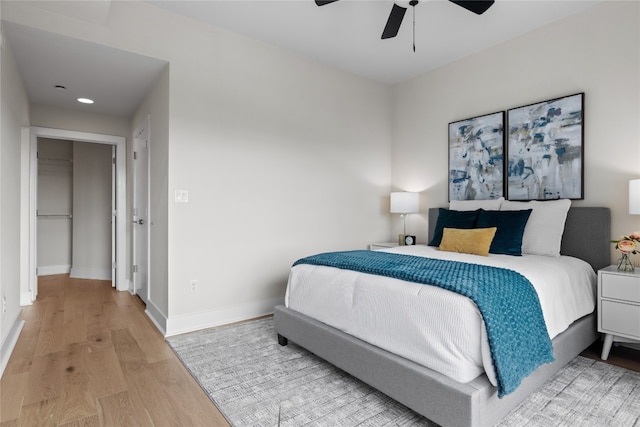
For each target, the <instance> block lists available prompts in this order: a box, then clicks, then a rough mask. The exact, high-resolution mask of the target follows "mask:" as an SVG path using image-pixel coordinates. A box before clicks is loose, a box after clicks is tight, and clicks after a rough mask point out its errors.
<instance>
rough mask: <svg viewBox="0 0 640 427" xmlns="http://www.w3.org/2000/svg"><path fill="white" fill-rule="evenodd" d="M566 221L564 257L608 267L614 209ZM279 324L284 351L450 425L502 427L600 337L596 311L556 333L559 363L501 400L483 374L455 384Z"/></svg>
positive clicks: (349, 343) (306, 322) (317, 324)
mask: <svg viewBox="0 0 640 427" xmlns="http://www.w3.org/2000/svg"><path fill="white" fill-rule="evenodd" d="M438 213H439V210H438V209H430V210H429V240H431V238H432V236H433V235H434V232H435V231H436V230H435V225H436V223H437V220H438ZM566 215H567V216H566V222H565V224H564V232H563V233H562V241H561V249H560V252H561V253H562V254H563V255H569V256H572V257H576V258H580V259H582V260H584V261H586V262H587V263H588V264H589V265H590V266H591V267H592V268H593V270H595V271H597V270H598V269H600V268H602V267H604V266H606V265H609V264H610V244H609V236H610V212H609V209H607V208H591V207H572V208H570V209H569V210H568V213H567V214H566ZM585 230H588V232H585ZM523 258H524V257H523ZM274 322H275V327H276V332H277V334H278V340H279V342H280V343H281V344H282V345H285V344H286V343H287V340H291V341H293V342H295V343H296V344H298V345H300V346H302V347H304V348H306V349H308V350H309V351H311V352H313V353H315V354H316V355H318V356H320V357H322V358H324V359H325V360H327V361H328V362H330V363H332V364H334V365H336V366H338V367H339V368H341V369H343V370H344V371H346V372H348V373H349V374H351V375H353V376H355V377H357V378H359V379H360V380H362V381H364V382H366V383H368V384H370V385H371V386H373V387H375V388H377V389H379V390H380V391H382V392H384V393H385V394H387V395H389V396H390V397H392V398H394V399H396V400H398V401H399V402H401V403H403V404H404V405H406V406H408V407H409V408H411V409H413V410H414V411H416V412H418V413H420V414H422V415H424V416H425V417H426V418H428V419H430V420H432V421H434V422H436V423H438V424H441V425H447V426H449V425H474V426H476V425H493V424H495V423H497V422H498V421H499V420H500V419H501V418H502V417H503V416H504V415H506V414H507V413H508V412H509V411H510V410H512V409H513V408H514V407H516V406H517V405H518V404H519V403H520V402H521V401H522V400H524V399H525V398H526V397H527V396H528V395H529V394H530V393H531V392H532V391H534V390H535V389H537V388H538V387H539V386H540V385H541V384H542V383H544V382H545V381H546V380H547V379H549V378H550V377H551V376H553V375H554V374H555V373H556V372H557V371H558V370H559V369H560V368H562V367H563V366H564V365H565V364H566V363H568V362H569V361H570V360H571V359H573V358H574V357H576V356H577V355H578V354H579V353H580V352H581V351H583V350H584V349H585V348H587V347H588V346H589V345H591V344H592V343H593V342H594V341H595V339H596V337H597V335H596V328H595V315H594V313H593V312H591V313H589V314H586V315H583V316H581V317H580V318H578V319H577V320H575V321H572V323H571V324H570V326H569V327H568V328H567V329H566V330H564V331H563V332H561V333H558V334H554V338H553V341H552V346H553V353H554V356H555V361H554V362H553V363H547V364H544V365H542V366H540V367H539V368H538V369H536V370H535V371H534V372H533V373H532V374H531V375H529V376H528V377H526V378H525V379H524V380H523V381H522V383H521V384H520V386H519V387H518V388H517V389H515V391H513V392H510V393H509V394H507V395H506V396H503V397H501V398H499V397H498V393H497V389H496V387H495V385H494V384H495V379H490V378H489V377H490V376H491V375H490V373H480V374H477V375H476V374H474V373H473V371H470V372H469V373H467V374H466V375H467V376H469V375H471V377H472V378H471V379H469V378H463V379H462V380H456V379H453V378H452V377H451V374H450V373H446V374H444V373H441V372H438V371H437V370H436V369H431V368H429V367H426V366H425V364H423V363H418V362H416V361H415V360H412V357H409V356H408V357H403V356H401V355H398V354H397V353H401V354H403V353H402V352H401V351H395V349H394V348H393V346H392V347H391V348H389V346H387V348H386V349H385V348H384V347H385V346H384V345H380V344H378V345H373V344H371V343H369V342H367V341H365V340H363V339H359V338H356V337H354V336H352V335H350V334H348V333H345V332H343V331H342V330H340V329H338V328H336V327H332V326H329V325H328V324H327V323H325V322H322V321H319V320H317V319H314V318H313V317H311V316H308V315H305V314H302V313H300V312H299V311H296V310H293V309H291V308H287V307H285V306H278V307H276V308H275V310H274ZM413 359H415V358H413ZM492 381H493V383H494V384H492Z"/></svg>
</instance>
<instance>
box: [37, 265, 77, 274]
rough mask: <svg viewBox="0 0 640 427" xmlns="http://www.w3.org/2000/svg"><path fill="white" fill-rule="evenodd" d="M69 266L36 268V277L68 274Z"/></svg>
mask: <svg viewBox="0 0 640 427" xmlns="http://www.w3.org/2000/svg"><path fill="white" fill-rule="evenodd" d="M70 272H71V266H70V265H43V266H42V267H38V276H51V275H53V274H69V273H70Z"/></svg>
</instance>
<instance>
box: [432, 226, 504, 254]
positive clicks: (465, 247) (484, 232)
mask: <svg viewBox="0 0 640 427" xmlns="http://www.w3.org/2000/svg"><path fill="white" fill-rule="evenodd" d="M496 230H497V228H496V227H490V228H473V229H470V230H468V229H459V228H445V229H444V230H443V231H442V241H441V242H440V248H439V249H440V250H441V251H448V252H460V253H463V254H472V255H482V256H489V247H491V241H492V240H493V237H494V236H495V234H496Z"/></svg>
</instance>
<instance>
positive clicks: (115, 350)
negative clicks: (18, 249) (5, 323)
mask: <svg viewBox="0 0 640 427" xmlns="http://www.w3.org/2000/svg"><path fill="white" fill-rule="evenodd" d="M38 288H39V295H38V300H37V301H36V302H35V303H34V304H33V305H32V306H28V307H23V308H22V315H21V318H22V319H23V320H25V325H24V328H23V330H22V333H21V335H20V338H19V340H18V343H17V345H16V348H15V350H14V352H13V354H12V356H11V358H10V360H9V363H8V365H7V367H6V370H5V372H4V375H3V377H2V381H0V401H1V407H0V426H2V427H6V426H47V427H53V426H58V427H62V426H131V425H135V426H218V425H220V426H226V425H227V423H226V421H225V420H224V418H223V417H222V415H221V414H220V413H219V412H218V410H217V409H216V407H215V406H214V405H213V404H212V403H211V401H210V400H209V398H208V397H207V396H206V395H205V394H204V392H203V391H202V389H201V388H200V386H199V385H198V384H197V383H196V382H195V380H193V378H192V377H191V375H190V374H189V373H188V371H187V370H186V369H185V368H184V367H183V366H182V364H181V363H180V361H179V360H178V358H177V357H176V356H175V354H174V353H173V351H172V350H171V349H170V347H169V346H168V345H167V344H166V343H165V341H164V338H163V337H162V335H161V334H160V333H159V332H158V331H157V330H156V328H155V327H154V326H153V324H152V323H151V322H150V320H149V319H148V318H147V316H146V315H145V314H144V304H142V302H141V301H140V300H139V299H138V298H137V297H135V296H132V295H131V294H129V293H128V292H118V291H116V290H114V289H113V288H112V287H111V282H110V281H98V280H80V279H70V278H69V276H68V275H53V276H42V277H39V279H38Z"/></svg>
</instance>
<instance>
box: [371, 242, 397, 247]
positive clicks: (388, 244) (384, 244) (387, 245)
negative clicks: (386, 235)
mask: <svg viewBox="0 0 640 427" xmlns="http://www.w3.org/2000/svg"><path fill="white" fill-rule="evenodd" d="M370 246H376V247H378V248H395V247H396V246H400V244H399V243H398V242H377V243H371V244H370Z"/></svg>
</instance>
